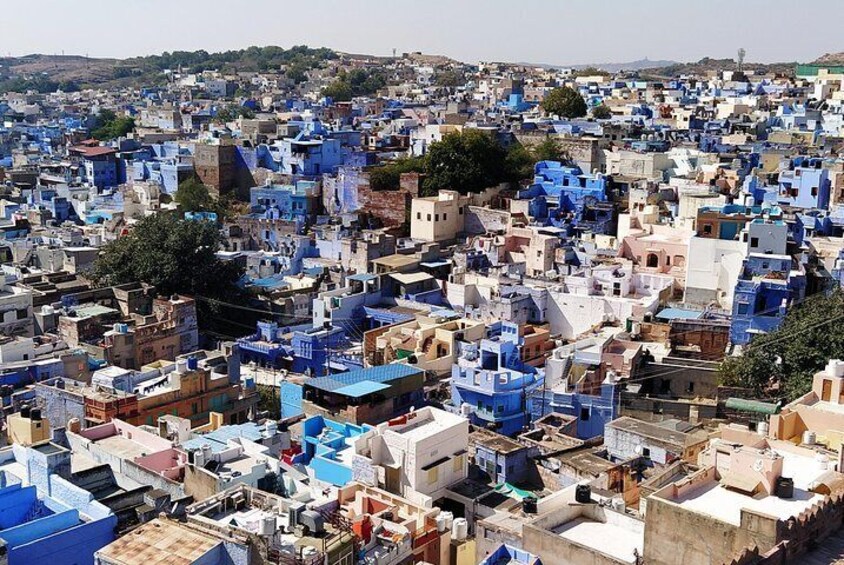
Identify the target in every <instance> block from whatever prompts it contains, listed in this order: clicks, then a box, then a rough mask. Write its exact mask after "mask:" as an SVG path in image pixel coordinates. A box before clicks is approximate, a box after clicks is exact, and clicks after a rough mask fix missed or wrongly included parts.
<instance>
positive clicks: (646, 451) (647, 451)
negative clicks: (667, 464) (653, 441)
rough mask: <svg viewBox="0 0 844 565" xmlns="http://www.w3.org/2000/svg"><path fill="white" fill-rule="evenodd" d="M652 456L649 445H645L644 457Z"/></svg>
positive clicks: (643, 449)
mask: <svg viewBox="0 0 844 565" xmlns="http://www.w3.org/2000/svg"><path fill="white" fill-rule="evenodd" d="M650 456H651V450H650V449H648V448H647V447H643V448H642V457H650Z"/></svg>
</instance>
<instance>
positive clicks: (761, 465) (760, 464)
mask: <svg viewBox="0 0 844 565" xmlns="http://www.w3.org/2000/svg"><path fill="white" fill-rule="evenodd" d="M764 467H765V464H764V463H763V462H762V460H761V459H757V460H756V461H754V462H753V470H754V471H756V472H757V473H761V472H762V469H763V468H764Z"/></svg>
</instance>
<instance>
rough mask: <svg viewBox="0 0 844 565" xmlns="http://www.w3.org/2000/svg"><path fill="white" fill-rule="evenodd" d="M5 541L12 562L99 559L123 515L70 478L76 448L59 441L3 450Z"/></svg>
mask: <svg viewBox="0 0 844 565" xmlns="http://www.w3.org/2000/svg"><path fill="white" fill-rule="evenodd" d="M0 469H2V473H0V541H2V544H3V549H4V563H8V565H31V564H34V563H49V564H50V565H93V563H94V553H95V552H96V551H97V550H99V549H101V548H102V547H105V546H106V545H108V544H109V543H111V542H112V541H114V539H115V535H114V530H115V527H116V526H117V516H115V514H114V513H113V512H112V511H111V509H109V508H108V507H107V506H105V505H103V504H101V503H99V502H97V500H96V499H95V497H94V495H92V494H91V493H90V492H88V491H87V490H85V489H82V488H80V487H78V486H76V485H74V484H73V483H72V482H71V481H70V480H69V479H70V477H71V471H70V450H68V449H65V448H64V447H61V446H59V445H56V444H54V443H42V444H39V445H36V446H33V447H22V446H18V445H15V446H14V447H10V448H6V449H4V450H0Z"/></svg>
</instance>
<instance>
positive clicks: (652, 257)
mask: <svg viewBox="0 0 844 565" xmlns="http://www.w3.org/2000/svg"><path fill="white" fill-rule="evenodd" d="M648 267H659V257H657V255H656V253H648Z"/></svg>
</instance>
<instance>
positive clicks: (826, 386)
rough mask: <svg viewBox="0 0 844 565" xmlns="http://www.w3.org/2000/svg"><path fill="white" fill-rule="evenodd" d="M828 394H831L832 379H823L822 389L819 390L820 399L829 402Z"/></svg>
mask: <svg viewBox="0 0 844 565" xmlns="http://www.w3.org/2000/svg"><path fill="white" fill-rule="evenodd" d="M830 396H832V381H830V380H827V379H824V381H823V391H822V392H821V400H824V401H826V402H829V397H830Z"/></svg>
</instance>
